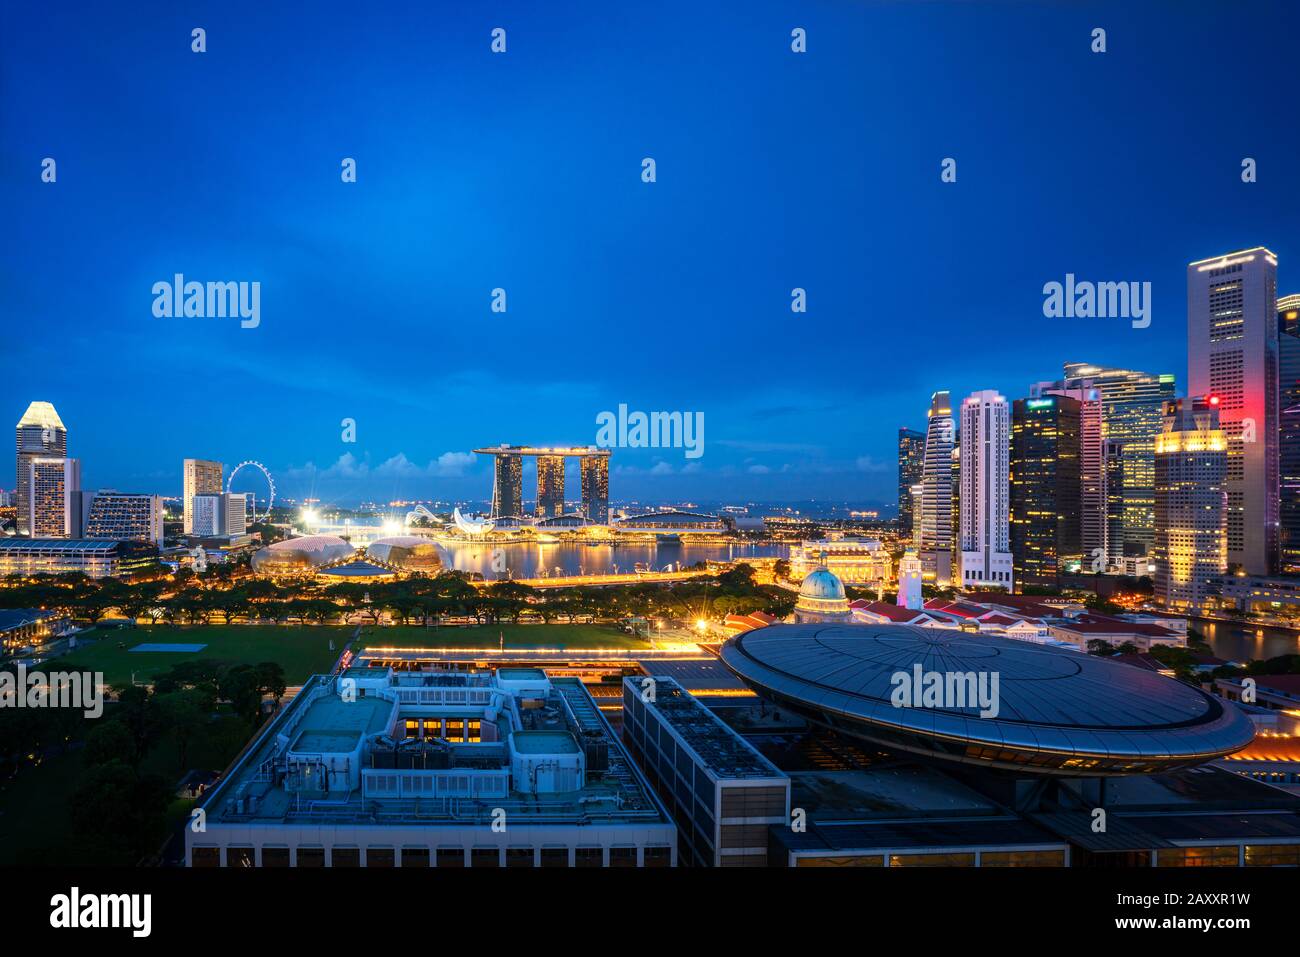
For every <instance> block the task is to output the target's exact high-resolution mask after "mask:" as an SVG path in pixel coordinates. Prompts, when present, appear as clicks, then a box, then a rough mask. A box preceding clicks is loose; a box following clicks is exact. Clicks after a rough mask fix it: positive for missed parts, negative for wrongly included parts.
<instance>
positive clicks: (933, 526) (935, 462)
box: [918, 392, 954, 585]
mask: <svg viewBox="0 0 1300 957" xmlns="http://www.w3.org/2000/svg"><path fill="white" fill-rule="evenodd" d="M953 444H954V435H953V421H952V402H951V400H950V398H949V395H948V393H947V392H936V393H934V395H933V396H931V398H930V416H929V423H928V424H927V426H926V430H925V462H924V463H923V465H922V470H921V502H920V513H921V536H920V542H919V543H918V545H919V547H920V552H921V564H922V566H923V568H924V574H925V577H926V580H927V581H932V582H935V583H936V584H940V585H947V584H948V582H949V581H950V580H951V577H952V546H953V538H952V495H953V487H952V480H953V474H952V473H953V455H952V453H953Z"/></svg>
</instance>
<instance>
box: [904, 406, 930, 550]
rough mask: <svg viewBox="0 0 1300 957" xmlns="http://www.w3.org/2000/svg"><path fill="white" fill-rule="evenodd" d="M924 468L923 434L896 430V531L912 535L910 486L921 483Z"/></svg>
mask: <svg viewBox="0 0 1300 957" xmlns="http://www.w3.org/2000/svg"><path fill="white" fill-rule="evenodd" d="M924 467H925V433H923V432H918V431H916V430H915V429H908V428H902V429H899V430H898V530H899V534H900V535H903V536H905V537H906V536H910V535H911V534H912V512H913V509H914V508H915V505H914V504H913V502H912V486H913V485H917V484H919V483H920V481H921V474H922V471H923V469H924Z"/></svg>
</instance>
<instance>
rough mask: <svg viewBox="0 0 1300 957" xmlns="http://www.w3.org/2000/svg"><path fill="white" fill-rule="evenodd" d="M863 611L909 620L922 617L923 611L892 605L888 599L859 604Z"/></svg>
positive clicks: (897, 619) (883, 616)
mask: <svg viewBox="0 0 1300 957" xmlns="http://www.w3.org/2000/svg"><path fill="white" fill-rule="evenodd" d="M854 604H855V605H856V607H858V608H860V609H861V610H862V611H869V612H871V613H872V614H875V615H880V616H881V617H882V618H888V619H889V620H890V621H896V622H904V623H905V622H909V621H913V620H915V619H917V618H920V617H921V615H922V614H924V613H923V612H919V611H913V610H912V609H910V608H904V607H903V606H902V605H891V604H890V603H889V602H887V601H873V602H868V603H866V604H864V605H857V603H856V602H855V603H854Z"/></svg>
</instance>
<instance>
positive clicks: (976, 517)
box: [957, 390, 1012, 591]
mask: <svg viewBox="0 0 1300 957" xmlns="http://www.w3.org/2000/svg"><path fill="white" fill-rule="evenodd" d="M960 417H961V471H960V485H959V488H960V490H961V491H960V495H959V501H960V503H961V509H960V516H961V517H960V522H959V524H958V532H957V534H958V539H959V542H960V550H961V584H962V586H963V587H971V586H976V585H995V586H1000V587H1002V588H1005V589H1006V590H1007V591H1011V590H1012V561H1011V522H1010V509H1011V484H1010V482H1011V474H1010V456H1011V410H1010V407H1009V406H1008V405H1007V400H1006V398H1005V397H1003V396H1002V395H999V394H998V393H997V392H994V391H992V390H984V391H981V392H974V393H972V394H971V395H970V396H968V397H967V398H966V400H965V401H964V402H963V403H962V404H961V412H960Z"/></svg>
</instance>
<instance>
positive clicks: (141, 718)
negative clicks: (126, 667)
mask: <svg viewBox="0 0 1300 957" xmlns="http://www.w3.org/2000/svg"><path fill="white" fill-rule="evenodd" d="M113 690H114V691H115V692H116V693H117V709H116V711H117V715H116V718H117V720H120V721H121V722H122V723H123V724H124V725H125V726H126V729H127V731H129V732H130V734H131V740H132V742H133V743H134V744H135V752H134V756H133V759H132V764H135V765H139V763H140V761H141V760H143V758H144V756H145V753H146V752H147V751H148V750H149V748H150V747H152V746H153V743H154V742H155V741H157V740H158V736H159V734H161V732H162V718H161V716H160V715H159V714H158V706H157V703H156V702H155V701H154V699H153V696H152V695H151V694H150V693H149V689H148V688H140V687H137V686H135V685H128V686H125V687H123V686H117V687H115V688H114V689H113Z"/></svg>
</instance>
